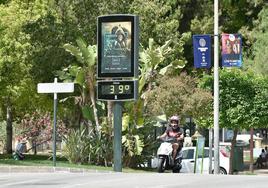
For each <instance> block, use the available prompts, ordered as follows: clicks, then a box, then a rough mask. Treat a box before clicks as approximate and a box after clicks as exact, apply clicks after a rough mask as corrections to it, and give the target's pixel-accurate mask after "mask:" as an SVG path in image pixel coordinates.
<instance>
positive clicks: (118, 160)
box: [114, 102, 122, 172]
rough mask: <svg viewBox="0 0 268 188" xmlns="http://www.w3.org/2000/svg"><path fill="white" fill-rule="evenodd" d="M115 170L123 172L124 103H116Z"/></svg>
mask: <svg viewBox="0 0 268 188" xmlns="http://www.w3.org/2000/svg"><path fill="white" fill-rule="evenodd" d="M114 171H115V172H122V104H121V102H115V103H114Z"/></svg>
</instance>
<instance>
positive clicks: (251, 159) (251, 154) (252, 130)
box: [249, 128, 254, 173]
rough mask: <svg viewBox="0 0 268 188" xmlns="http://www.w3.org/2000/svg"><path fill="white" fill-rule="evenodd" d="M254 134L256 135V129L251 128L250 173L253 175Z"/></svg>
mask: <svg viewBox="0 0 268 188" xmlns="http://www.w3.org/2000/svg"><path fill="white" fill-rule="evenodd" d="M253 134H254V129H253V128H251V129H250V164H249V171H250V172H251V173H253V171H254V168H253V163H254V159H253V147H254V146H253Z"/></svg>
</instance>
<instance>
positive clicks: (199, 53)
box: [193, 35, 211, 68]
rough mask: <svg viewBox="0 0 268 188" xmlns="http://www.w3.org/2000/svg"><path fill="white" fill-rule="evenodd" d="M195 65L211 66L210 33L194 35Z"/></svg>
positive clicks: (200, 66)
mask: <svg viewBox="0 0 268 188" xmlns="http://www.w3.org/2000/svg"><path fill="white" fill-rule="evenodd" d="M193 44H194V45H193V46H194V67H195V68H210V67H211V37H210V35H193Z"/></svg>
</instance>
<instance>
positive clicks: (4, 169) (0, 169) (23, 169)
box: [0, 166, 114, 173]
mask: <svg viewBox="0 0 268 188" xmlns="http://www.w3.org/2000/svg"><path fill="white" fill-rule="evenodd" d="M0 173H114V172H113V171H107V170H94V169H83V168H64V167H36V166H0Z"/></svg>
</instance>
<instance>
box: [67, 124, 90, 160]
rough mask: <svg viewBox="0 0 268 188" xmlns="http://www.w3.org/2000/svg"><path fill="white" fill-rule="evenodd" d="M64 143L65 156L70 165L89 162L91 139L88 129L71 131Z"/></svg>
mask: <svg viewBox="0 0 268 188" xmlns="http://www.w3.org/2000/svg"><path fill="white" fill-rule="evenodd" d="M64 141H65V146H64V148H63V155H64V156H65V157H66V158H67V159H68V161H69V162H70V163H74V164H83V163H86V162H88V157H89V149H90V137H89V135H88V134H87V129H86V128H84V129H82V130H80V129H78V130H71V131H70V132H69V134H68V136H67V137H66V138H64Z"/></svg>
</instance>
